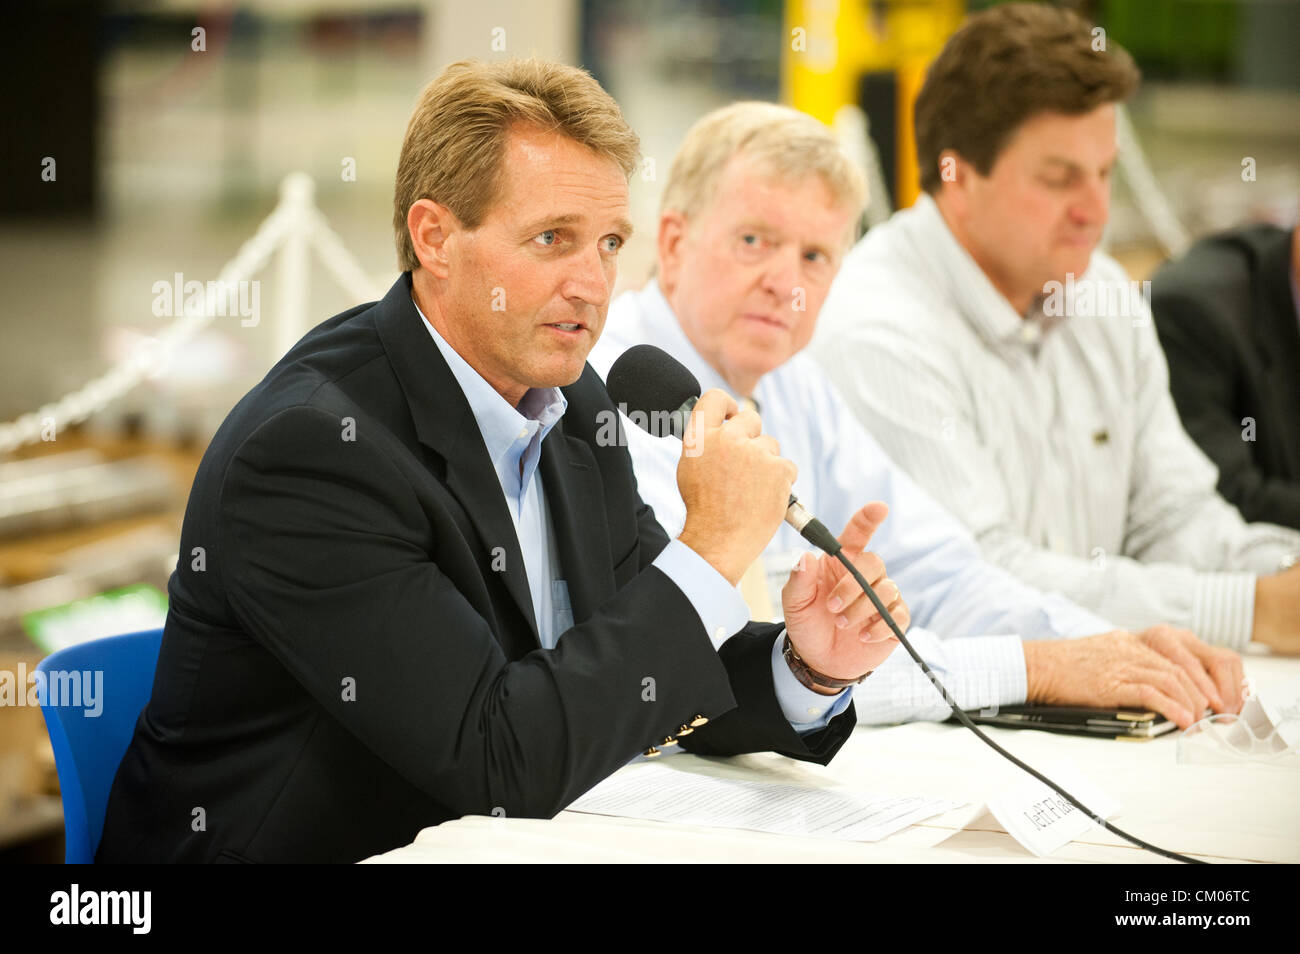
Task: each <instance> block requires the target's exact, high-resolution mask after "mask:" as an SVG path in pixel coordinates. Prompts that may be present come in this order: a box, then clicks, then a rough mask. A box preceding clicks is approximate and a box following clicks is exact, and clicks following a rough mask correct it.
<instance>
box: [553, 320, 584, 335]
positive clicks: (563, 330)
mask: <svg viewBox="0 0 1300 954" xmlns="http://www.w3.org/2000/svg"><path fill="white" fill-rule="evenodd" d="M545 327H547V328H550V329H551V330H552V331H558V332H559V333H560V334H563V335H570V336H577V335H579V334H581V333H582V332H583V331H586V330H587V326H586V325H584V324H583V323H582V322H580V321H557V322H554V323H552V324H548V325H546V326H545Z"/></svg>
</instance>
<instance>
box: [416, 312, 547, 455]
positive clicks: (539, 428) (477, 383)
mask: <svg viewBox="0 0 1300 954" xmlns="http://www.w3.org/2000/svg"><path fill="white" fill-rule="evenodd" d="M411 304H413V305H415V310H416V313H417V314H419V316H420V320H421V321H423V322H424V326H425V328H427V329H428V330H429V335H430V337H432V338H433V341H434V344H436V345H437V346H438V350H439V351H440V352H441V353H442V357H443V360H445V361H446V362H447V367H449V368H450V369H451V373H452V376H453V377H455V379H456V383H457V384H459V385H460V389H461V391H462V392H463V393H464V395H465V400H467V401H469V406H470V410H471V411H473V412H474V420H475V421H476V422H477V423H478V429H479V431H480V432H481V433H482V435H483V443H484V444H486V445H487V450H488V456H489V457H491V459H492V463H493V465H494V466H498V465H499V464H500V462H501V460H502V458H504V457H505V456H506V454H508V453H509V452H510V449H511V448H512V447H513V446H514V445H515V443H516V442H517V441H519V440H521V439H524V438H529V437H531V436H532V434H533V433H534V432H536V433H537V443H540V442H541V441H542V440H545V439H546V435H547V434H549V433H550V431H551V428H552V427H554V426H555V424H556V422H557V421H559V420H560V418H561V417H562V416H563V415H564V411H565V409H566V408H567V407H568V406H569V402H568V400H567V399H566V398H565V397H564V394H563V393H562V392H561V391H560V389H559V388H529V389H528V390H527V391H526V392H525V393H524V396H523V398H521V399H520V401H519V405H518V407H517V408H513V407H511V406H510V404H509V403H508V402H507V401H506V399H505V398H503V397H502V396H501V395H500V394H499V393H498V392H497V390H496V388H494V387H492V385H490V384H488V383H487V381H486V380H485V379H484V378H483V376H482V375H481V374H479V373H478V372H477V371H475V370H474V368H473V367H472V366H471V365H470V363H469V362H468V361H466V360H465V359H464V358H462V357H461V356H460V355H459V354H458V353H457V352H456V349H455V348H453V347H452V346H451V345H449V344H448V343H447V341H446V339H445V338H443V337H442V335H440V334H438V331H437V329H436V328H434V327H433V323H432V322H431V321H429V319H428V318H426V317H425V315H424V312H423V311H421V310H420V306H419V305H418V304H416V303H415V299H414V298H412V299H411ZM528 443H529V444H530V445H531V444H532V443H533V442H532V441H531V440H530V441H529V442H528ZM499 469H500V467H499V466H498V470H499Z"/></svg>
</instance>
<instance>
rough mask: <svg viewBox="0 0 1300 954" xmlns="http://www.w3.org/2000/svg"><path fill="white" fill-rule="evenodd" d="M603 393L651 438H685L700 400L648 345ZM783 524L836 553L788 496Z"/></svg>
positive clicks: (631, 352)
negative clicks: (673, 436) (606, 393)
mask: <svg viewBox="0 0 1300 954" xmlns="http://www.w3.org/2000/svg"><path fill="white" fill-rule="evenodd" d="M605 390H606V391H608V392H609V396H610V398H611V399H612V400H613V402H614V403H615V404H616V405H617V406H618V408H619V410H620V411H622V412H623V413H624V414H626V415H627V416H628V418H629V419H631V421H632V423H634V424H636V425H637V426H638V427H640V428H641V429H642V430H643V431H645V432H646V433H648V434H651V435H652V436H654V437H667V436H668V435H669V434H670V433H671V434H673V435H675V436H677V437H681V436H682V435H683V434H684V433H686V422H687V421H688V420H689V419H690V416H691V410H692V409H693V408H694V407H695V402H696V401H698V400H699V399H700V382H699V380H698V379H696V377H695V375H693V374H691V372H690V369H689V368H687V367H686V366H685V365H684V364H682V363H681V362H680V361H678V360H677V359H676V358H674V357H673V356H672V355H670V354H669V353H668V352H667V351H664V350H663V349H662V348H656V347H655V346H654V345H652V344H639V345H633V346H632V347H631V348H628V349H627V350H626V351H624V352H623V353H622V354H621V355H619V357H618V360H617V361H615V362H614V364H613V366H612V367H611V368H610V369H609V374H607V375H606V376H605ZM785 522H786V523H788V524H790V526H792V527H794V529H795V530H796V531H798V533H799V536H801V537H803V538H804V539H805V540H807V541H808V542H809V543H811V544H812V545H813V546H815V547H817V549H819V550H823V551H825V552H826V553H828V554H830V555H831V556H835V555H837V554H838V553H839V551H840V541H838V540H836V539H835V534H833V533H831V532H830V531H829V530H827V529H826V527H825V525H824V524H823V523H822V522H821V521H820V520H818V519H817V518H816V517H814V516H813V515H812V514H810V513H809V512H808V511H807V510H805V509H804V507H803V505H802V504H800V503H799V500H798V498H796V497H795V495H794V494H791V495H790V502H789V503H788V504H787V505H786V510H785Z"/></svg>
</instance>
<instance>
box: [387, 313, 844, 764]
mask: <svg viewBox="0 0 1300 954" xmlns="http://www.w3.org/2000/svg"><path fill="white" fill-rule="evenodd" d="M412 304H415V303H414V300H412ZM415 310H416V312H418V313H419V315H420V318H421V319H422V320H423V321H424V326H425V327H426V328H427V329H428V330H429V335H430V337H432V338H433V341H434V344H436V345H437V346H438V351H439V352H441V354H442V357H443V359H444V360H445V361H446V362H447V366H448V367H449V368H450V369H451V373H452V375H453V376H454V377H455V378H456V383H457V384H459V385H460V389H461V391H462V392H463V393H464V395H465V399H466V400H467V401H468V402H469V406H470V410H471V411H473V413H474V419H475V421H476V422H477V423H478V427H479V431H480V433H481V434H482V435H483V443H484V444H485V445H486V446H487V451H488V456H489V457H490V458H491V460H492V466H493V468H494V469H495V470H496V474H497V480H499V481H500V483H501V492H502V493H503V494H504V495H505V498H506V502H507V504H508V505H509V508H508V509H509V510H510V518H511V520H513V521H514V524H515V532H516V533H517V534H518V537H519V550H520V552H521V553H522V554H523V557H524V566H525V570H526V573H527V577H528V590H529V593H530V595H531V596H532V602H533V618H534V620H536V622H537V634H538V638H539V639H540V640H541V644H542V646H543V648H545V649H554V648H555V644H556V642H557V641H558V640H559V638H560V637H561V636H562V635H563V634H564V632H565V631H566V630H568V629H569V628H570V627H571V626H573V611H572V608H571V607H570V605H569V593H568V587H567V585H566V584H565V581H564V580H563V579H560V578H559V577H558V576H557V573H556V570H557V561H556V557H555V553H556V550H555V532H554V528H553V527H552V526H551V520H550V512H549V510H548V509H547V507H546V496H545V491H544V489H543V487H542V475H541V473H539V472H538V469H537V464H538V462H539V461H540V460H541V449H542V441H543V440H545V439H546V435H547V434H549V433H550V432H551V428H552V427H554V426H555V424H556V422H557V421H559V419H560V418H561V417H562V416H563V415H564V411H565V408H566V407H568V402H567V401H566V400H565V398H564V395H563V394H562V393H561V392H560V389H559V388H547V389H541V388H531V389H529V391H528V392H527V393H525V394H524V396H523V399H522V400H520V402H519V406H518V407H517V408H516V407H511V406H510V405H509V404H508V403H507V402H506V400H505V399H504V398H503V397H501V395H500V394H499V393H498V392H497V391H496V389H495V388H493V387H492V385H490V384H488V382H487V381H486V380H484V378H483V376H482V375H480V374H479V373H478V372H477V371H475V370H474V368H473V367H471V366H470V364H469V363H468V362H467V361H466V360H465V359H464V358H462V357H461V356H460V355H459V354H458V353H457V352H456V351H455V349H453V348H452V347H451V345H449V344H448V343H447V341H446V340H445V339H444V338H443V337H442V335H440V334H438V332H437V330H436V329H435V328H434V327H433V324H432V322H430V321H429V320H428V318H426V317H425V315H424V312H422V311H420V306H419V305H415ZM651 565H652V566H654V567H656V568H658V569H659V570H661V571H662V572H663V573H664V574H665V575H666V576H667V577H668V578H669V579H670V580H672V581H673V583H675V584H676V585H677V587H678V588H679V589H680V590H681V591H682V593H683V594H685V596H686V598H687V600H689V601H690V604H691V606H692V607H693V608H694V609H695V612H696V613H697V614H699V617H700V622H701V624H702V625H703V626H704V630H705V632H706V633H707V634H708V636H709V639H710V641H711V642H712V643H713V646H714V648H715V649H716V648H717V647H719V646H721V645H722V644H723V643H724V642H726V640H727V639H729V638H730V637H731V636H733V635H734V634H735V633H737V632H739V631H740V630H741V629H743V628H744V626H745V624H746V623H747V622H748V621H749V610H748V608H747V607H746V606H745V601H744V600H743V599H742V598H741V596H740V593H739V591H738V590H737V589H736V588H735V587H734V586H732V585H731V584H730V583H728V582H727V580H726V579H725V578H724V577H723V576H722V575H721V574H720V573H718V571H717V570H715V569H714V568H713V566H712V565H711V564H710V563H709V562H708V561H707V560H705V559H704V558H703V557H701V556H700V555H699V554H697V553H696V552H695V551H694V550H692V549H691V548H690V547H688V546H686V544H684V543H682V542H681V541H680V540H671V541H670V542H669V543H668V546H666V547H665V548H664V549H663V551H662V552H661V553H660V554H659V555H658V556H657V557H655V559H654V561H653V563H652V564H651ZM783 637H784V630H783V631H782V632H781V633H780V634H778V636H777V638H776V639H775V640H774V641H773V646H772V681H773V685H774V687H775V690H776V696H777V701H778V702H779V703H780V705H781V710H782V712H783V713H784V714H785V717H786V718H787V719H788V720H789V721H790V725H791V726H792V727H793V728H794V729H795V731H796V732H798V733H800V734H804V733H808V732H813V731H816V730H817V729H821V728H824V727H825V726H826V724H827V723H828V722H829V721H830V720H831V719H832V718H834V717H835V716H837V715H839V714H840V713H841V712H842V711H843V710H844V709H845V708H846V707H847V706H848V704H849V698H850V693H849V692H848V691H846V692H842V693H840V694H839V695H838V696H835V697H831V696H823V695H819V694H818V693H815V692H813V691H812V690H810V689H808V688H806V687H805V686H803V685H801V684H800V683H799V681H798V680H796V679H795V678H794V674H793V673H791V672H790V667H789V666H787V665H786V663H785V660H784V659H783V658H782V656H781V643H782V638H783ZM664 751H665V752H666V753H675V752H678V751H681V749H680V747H678V746H672V747H670V748H667V749H665V750H664Z"/></svg>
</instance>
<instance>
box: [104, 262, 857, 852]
mask: <svg viewBox="0 0 1300 954" xmlns="http://www.w3.org/2000/svg"><path fill="white" fill-rule="evenodd" d="M410 289H411V279H410V274H409V273H405V274H403V276H402V277H401V278H400V279H399V280H398V281H397V283H396V284H394V285H393V287H392V289H391V290H390V291H389V292H388V294H387V296H386V297H385V298H384V299H383V301H381V302H378V303H376V304H371V305H364V306H361V307H359V308H355V309H353V310H351V311H348V312H345V313H343V314H341V315H338V316H336V317H334V318H332V319H330V320H329V321H326V322H325V323H323V324H321V325H320V326H319V327H317V328H316V329H314V330H313V331H312V332H311V333H310V334H308V335H307V336H306V337H304V338H303V339H302V340H301V341H300V342H298V344H297V345H295V346H294V348H293V350H292V351H290V352H289V353H288V354H287V355H286V356H285V357H284V358H283V359H282V360H281V361H280V362H279V363H278V364H277V365H276V366H275V367H274V368H273V369H272V370H271V371H270V373H269V374H268V375H267V376H266V378H265V379H264V380H263V381H262V382H261V383H260V384H258V385H257V387H255V388H254V389H253V390H252V391H250V392H249V393H248V394H247V395H246V396H245V397H244V398H243V399H242V400H241V401H240V402H239V404H238V405H236V407H235V408H234V410H233V411H231V413H230V416H229V417H228V418H227V419H226V421H225V422H224V423H223V424H222V426H221V428H220V430H218V432H217V434H216V436H215V437H214V438H213V440H212V443H211V446H210V447H209V448H208V450H207V452H206V454H205V455H204V457H203V462H202V464H201V465H200V467H199V470H198V474H197V475H196V477H195V480H194V488H193V491H192V493H191V494H190V500H189V506H188V508H187V510H186V514H185V522H184V527H183V530H182V534H181V555H180V563H179V564H178V566H177V569H176V572H175V573H174V574H173V575H172V578H171V581H170V584H169V587H168V591H169V594H170V597H171V602H170V606H169V608H168V614H167V624H166V630H165V633H164V635H163V641H162V651H161V654H160V657H159V661H158V671H157V676H156V677H155V680H154V686H153V695H152V697H151V699H150V701H149V704H148V705H147V706H146V708H145V709H144V711H143V712H142V713H141V716H140V719H139V722H138V724H137V725H136V730H135V735H134V738H133V739H132V742H131V745H130V747H129V748H128V750H127V752H126V756H125V757H124V759H123V761H122V764H121V766H120V768H119V769H118V773H117V778H116V780H115V782H114V785H113V790H112V793H111V796H110V799H109V804H108V814H107V818H106V821H105V825H104V835H103V839H102V841H101V843H100V845H99V850H98V855H97V860H99V861H136V860H141V861H214V860H215V861H290V860H293V861H355V860H357V859H360V858H363V857H366V856H368V855H371V854H374V853H376V852H379V851H384V850H386V849H390V848H394V847H398V846H400V845H402V844H405V843H408V842H410V841H411V840H412V839H413V838H414V836H415V834H416V832H417V831H419V830H420V829H421V828H423V827H426V826H429V825H435V824H438V823H439V822H442V821H446V820H448V819H452V818H457V817H460V816H461V815H465V814H490V813H492V812H493V811H494V810H495V812H496V813H497V814H501V813H502V812H504V814H506V815H507V816H530V817H550V816H552V815H554V814H556V813H557V812H559V811H560V810H562V809H563V808H564V807H565V806H566V805H568V804H569V803H570V802H571V801H573V799H575V798H577V797H578V796H579V795H581V794H582V793H583V792H585V791H586V790H587V789H589V788H590V787H591V786H592V785H594V784H595V783H596V782H598V781H600V780H601V779H603V778H605V777H606V776H608V775H610V774H611V773H613V772H614V771H615V770H616V769H618V768H619V767H620V766H622V765H623V764H625V763H626V762H627V761H628V760H630V759H632V758H633V757H635V756H636V755H637V754H638V753H640V752H641V751H642V750H644V749H645V748H647V747H648V746H650V745H652V744H658V743H659V742H660V741H661V740H663V739H665V738H666V737H669V736H671V735H674V734H677V733H678V730H679V728H680V727H681V726H682V725H683V723H685V722H687V721H689V720H691V719H693V718H694V717H696V716H699V715H702V716H705V717H706V718H708V719H709V720H710V721H709V722H708V724H707V725H704V726H703V727H702V728H699V729H697V730H696V731H695V732H694V733H692V734H689V735H684V736H682V744H683V745H684V746H685V747H686V748H688V749H690V750H691V751H693V752H699V753H710V754H733V753H740V752H749V751H760V750H768V749H771V750H775V751H778V752H781V753H783V754H785V755H789V756H790V757H792V758H796V759H803V760H807V761H815V762H820V763H823V764H824V763H826V762H828V761H829V760H830V758H831V756H832V755H833V754H834V753H835V752H836V751H837V750H838V748H839V747H840V745H842V744H843V742H844V740H845V739H846V738H847V736H848V734H849V733H850V732H851V730H852V728H853V725H854V722H855V715H854V713H853V710H852V707H850V708H849V709H848V710H846V711H845V712H844V713H842V714H841V715H840V716H839V717H837V718H836V719H834V720H833V721H832V722H831V723H830V725H828V726H827V727H826V728H825V729H822V730H820V731H818V732H815V733H812V734H810V735H808V736H804V737H802V738H801V737H799V736H798V735H797V734H796V733H795V732H794V730H793V729H791V728H790V725H789V723H788V722H787V721H786V720H785V718H784V717H783V716H782V713H781V710H780V706H779V705H778V704H777V701H776V698H775V694H774V690H773V686H772V672H771V657H770V652H771V646H772V641H773V639H774V638H775V635H776V633H777V632H778V631H779V627H775V626H772V625H767V624H764V625H759V624H750V625H749V626H748V627H746V629H745V630H744V631H742V632H741V633H739V634H737V635H735V636H733V637H732V638H731V639H730V640H728V641H727V642H726V643H725V644H724V645H723V647H722V649H721V651H719V652H715V651H714V649H713V646H712V644H711V643H710V641H709V639H708V637H707V635H706V633H705V631H704V627H703V626H702V625H701V622H700V619H699V616H698V615H697V614H696V613H695V610H694V609H693V608H692V606H691V604H690V603H689V602H688V601H687V599H686V597H685V596H684V595H683V594H682V592H681V590H680V589H678V587H677V586H676V585H675V584H674V583H672V582H671V580H669V578H668V577H667V576H666V575H664V574H663V573H662V572H660V571H659V570H658V569H656V568H654V567H651V566H650V565H649V564H650V561H651V560H652V559H653V558H654V557H655V556H656V555H657V554H658V553H659V551H660V550H661V549H662V548H663V547H664V546H665V545H666V544H667V542H668V541H667V537H666V536H665V534H664V532H663V530H662V529H661V528H660V527H659V525H658V524H657V523H656V522H655V520H654V515H653V513H652V512H651V510H650V508H649V507H647V506H646V505H645V504H644V503H642V501H641V499H640V497H639V496H638V494H637V491H636V483H635V480H634V478H633V474H632V464H631V459H630V457H629V455H628V453H627V449H626V448H625V447H621V446H617V445H612V446H609V445H610V444H611V442H609V441H608V440H602V441H598V440H597V433H598V432H599V431H600V428H601V424H602V421H607V420H608V419H607V418H602V417H601V416H600V413H601V412H612V411H613V405H612V404H611V403H610V401H609V398H608V396H607V395H606V393H605V390H604V387H603V386H602V385H601V382H600V379H599V378H598V377H597V376H596V374H595V372H594V371H592V369H591V368H590V367H588V368H586V370H585V371H584V372H583V375H582V377H581V378H580V379H579V380H578V381H577V382H576V383H575V384H573V385H572V386H570V387H568V388H565V389H564V393H565V396H566V397H567V399H568V402H569V405H568V410H567V411H566V413H565V415H564V417H563V419H562V420H561V421H560V422H559V423H558V424H557V425H556V426H555V427H554V428H553V430H552V431H551V433H550V434H549V435H548V436H547V438H546V440H545V441H544V442H543V444H542V454H541V462H540V464H539V468H540V470H541V473H542V479H543V482H544V487H545V491H546V499H547V503H548V506H549V507H550V511H551V516H552V520H553V523H554V525H555V535H556V544H557V548H558V554H557V556H558V560H559V564H560V566H561V568H562V571H563V573H564V575H565V576H566V578H567V581H568V586H569V593H570V597H571V601H572V608H573V615H574V620H575V624H576V625H575V626H574V628H572V629H570V630H569V631H568V632H566V633H565V634H564V635H563V637H562V638H561V639H560V641H559V643H558V645H557V646H556V648H555V649H554V650H553V651H545V650H542V649H541V648H540V644H539V642H538V638H537V630H536V626H535V625H534V621H533V618H532V604H531V601H530V599H529V594H528V584H527V581H526V577H525V573H524V563H523V559H522V557H521V556H520V552H519V544H518V541H517V537H516V533H515V530H514V526H513V524H512V522H511V519H510V515H509V511H508V510H507V507H506V502H505V497H504V495H503V494H502V492H501V487H500V484H499V482H498V480H497V476H496V473H495V471H494V470H493V468H492V464H491V462H490V461H489V458H488V454H487V450H486V447H485V446H484V444H483V440H482V438H481V436H480V433H479V430H478V426H477V424H476V423H475V420H474V416H473V414H472V412H471V410H470V407H469V403H468V402H467V401H466V399H465V397H464V395H463V393H462V392H461V391H460V389H459V387H458V386H457V384H456V381H455V378H454V377H453V376H452V374H451V371H450V369H449V368H448V367H447V364H446V362H445V361H444V360H443V358H442V355H441V354H440V352H439V351H438V348H437V346H436V345H435V344H434V342H433V339H432V338H431V337H430V336H429V333H428V330H427V329H426V328H425V327H424V325H423V322H422V320H421V318H420V316H419V314H418V312H417V311H416V310H415V307H414V305H413V304H412V302H411V297H410ZM606 434H608V429H607V428H606ZM349 438H351V439H349ZM602 444H604V445H607V446H602ZM496 547H502V548H504V553H505V567H504V570H503V571H502V570H500V567H501V562H500V560H499V559H496V560H495V567H496V568H495V569H494V556H496V557H499V556H500V554H501V552H502V551H499V550H498V551H495V554H494V548H496ZM647 680H653V682H649V681H647ZM200 809H201V810H202V811H201V812H200V811H199V810H200ZM200 822H201V824H200Z"/></svg>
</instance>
